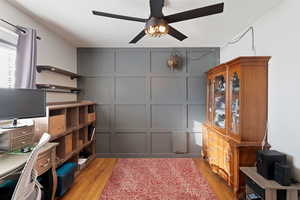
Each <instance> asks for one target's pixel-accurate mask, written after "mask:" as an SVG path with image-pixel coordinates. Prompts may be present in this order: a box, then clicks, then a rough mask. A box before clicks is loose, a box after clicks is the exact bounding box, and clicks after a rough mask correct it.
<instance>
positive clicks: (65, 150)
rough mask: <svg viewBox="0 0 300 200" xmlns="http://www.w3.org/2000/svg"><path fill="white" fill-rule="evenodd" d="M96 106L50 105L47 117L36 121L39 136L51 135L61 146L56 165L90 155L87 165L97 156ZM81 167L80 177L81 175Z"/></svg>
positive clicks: (89, 103) (85, 104) (87, 103)
mask: <svg viewBox="0 0 300 200" xmlns="http://www.w3.org/2000/svg"><path fill="white" fill-rule="evenodd" d="M95 108H96V104H95V103H94V102H90V101H83V102H76V103H68V104H55V105H48V106H47V116H46V117H44V118H38V119H36V120H35V124H36V134H39V135H41V134H42V133H44V132H47V133H49V134H50V135H51V141H52V142H56V143H58V144H59V145H58V146H57V148H56V149H57V150H56V163H57V166H61V165H62V164H63V163H65V162H68V161H70V162H78V159H79V158H80V157H82V156H84V155H86V156H87V157H86V159H87V162H86V164H85V165H87V164H88V163H89V162H90V161H91V160H93V159H94V158H95V157H96V150H95V149H96V147H95V145H96V140H95V137H92V135H93V131H94V129H95V125H96V113H95V110H96V109H95ZM79 171H80V170H79V167H78V169H77V172H76V174H77V175H78V173H79Z"/></svg>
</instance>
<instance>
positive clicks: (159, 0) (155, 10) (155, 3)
mask: <svg viewBox="0 0 300 200" xmlns="http://www.w3.org/2000/svg"><path fill="white" fill-rule="evenodd" d="M164 3H165V1H164V0H150V12H151V14H150V16H151V17H158V18H160V17H163V16H164V15H163V13H162V9H163V7H164Z"/></svg>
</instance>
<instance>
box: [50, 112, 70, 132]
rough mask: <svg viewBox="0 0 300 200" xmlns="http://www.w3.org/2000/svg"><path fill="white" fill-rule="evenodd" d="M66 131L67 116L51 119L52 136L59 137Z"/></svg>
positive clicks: (57, 116)
mask: <svg viewBox="0 0 300 200" xmlns="http://www.w3.org/2000/svg"><path fill="white" fill-rule="evenodd" d="M65 131H66V117H65V115H55V116H51V117H49V133H50V134H51V135H58V134H61V133H63V132H65Z"/></svg>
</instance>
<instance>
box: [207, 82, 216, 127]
mask: <svg viewBox="0 0 300 200" xmlns="http://www.w3.org/2000/svg"><path fill="white" fill-rule="evenodd" d="M213 88H214V87H213V80H212V78H211V77H208V79H207V99H206V102H207V108H206V121H207V123H209V124H211V121H212V111H213V110H212V109H213V108H212V107H213Z"/></svg>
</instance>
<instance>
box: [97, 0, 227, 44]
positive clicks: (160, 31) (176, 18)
mask: <svg viewBox="0 0 300 200" xmlns="http://www.w3.org/2000/svg"><path fill="white" fill-rule="evenodd" d="M164 3H165V2H164V0H150V17H149V18H148V19H143V18H137V17H129V16H123V15H115V14H110V13H105V12H99V11H92V12H93V14H94V15H98V16H103V17H110V18H116V19H123V20H129V21H136V22H142V23H146V26H145V29H144V30H142V31H141V32H140V33H139V34H138V35H137V36H136V37H135V38H134V39H133V40H131V41H130V42H129V43H131V44H134V43H137V42H138V41H139V40H140V39H142V38H143V37H144V36H145V35H146V34H147V35H150V36H154V37H157V36H162V35H165V34H169V35H171V36H173V37H174V38H176V39H177V40H179V41H183V40H185V39H186V38H187V36H185V35H184V34H182V33H181V32H179V31H178V30H176V29H175V28H173V27H172V26H170V25H169V24H171V23H175V22H181V21H186V20H190V19H195V18H199V17H205V16H209V15H214V14H218V13H222V12H223V10H224V3H219V4H215V5H211V6H206V7H202V8H197V9H193V10H189V11H185V12H181V13H177V14H173V15H168V16H164V14H163V12H162V9H163V7H164Z"/></svg>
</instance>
